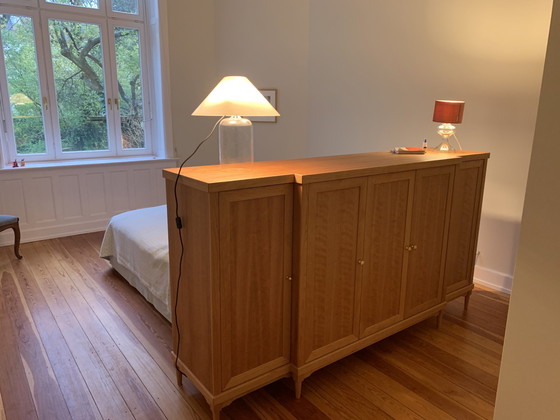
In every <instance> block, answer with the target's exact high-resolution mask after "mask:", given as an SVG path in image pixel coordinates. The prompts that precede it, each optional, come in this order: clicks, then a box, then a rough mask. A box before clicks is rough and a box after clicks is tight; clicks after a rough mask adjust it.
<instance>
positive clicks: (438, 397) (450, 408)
mask: <svg viewBox="0 0 560 420" xmlns="http://www.w3.org/2000/svg"><path fill="white" fill-rule="evenodd" d="M356 357H359V358H360V359H362V360H363V361H364V362H366V363H368V364H370V365H372V366H373V367H374V368H375V369H378V370H379V371H381V372H383V373H384V374H385V375H387V376H389V377H391V378H393V379H395V380H396V381H398V382H399V383H400V384H402V385H403V386H405V387H406V388H408V389H410V390H411V391H412V392H414V393H415V394H417V395H419V396H420V397H422V398H423V399H425V400H427V401H430V403H431V404H434V405H435V406H437V407H438V408H440V409H441V410H443V411H445V412H446V413H448V414H449V415H451V416H452V417H453V418H454V419H462V420H480V419H481V418H482V417H481V416H479V415H477V414H476V413H474V412H472V411H471V410H469V409H467V408H466V407H465V406H463V405H462V404H460V403H458V402H456V401H455V400H454V399H452V398H450V396H449V395H447V394H446V393H444V392H441V391H440V390H438V389H433V388H432V387H430V386H428V385H427V384H426V383H425V382H424V381H422V380H421V379H418V378H417V377H416V376H415V375H413V374H411V373H409V372H408V371H407V370H406V369H402V368H401V367H400V366H397V365H396V364H393V363H391V362H390V361H387V360H385V359H384V358H382V357H381V356H380V355H379V354H378V352H377V351H372V347H368V348H367V349H365V350H362V351H360V352H359V353H357V354H356Z"/></svg>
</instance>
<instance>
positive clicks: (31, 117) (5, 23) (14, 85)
mask: <svg viewBox="0 0 560 420" xmlns="http://www.w3.org/2000/svg"><path fill="white" fill-rule="evenodd" d="M0 27H1V30H2V47H3V49H4V58H5V62H6V76H7V80H8V94H9V95H10V108H11V113H12V119H13V126H14V135H15V140H16V150H17V153H18V154H31V153H45V152H46V147H45V136H44V134H43V133H44V131H43V109H42V102H41V91H40V88H39V82H38V81H39V72H38V69H37V55H36V53H35V41H34V35H33V22H32V21H31V18H30V17H26V16H16V15H9V14H2V15H0Z"/></svg>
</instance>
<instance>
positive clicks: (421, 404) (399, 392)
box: [339, 355, 453, 420]
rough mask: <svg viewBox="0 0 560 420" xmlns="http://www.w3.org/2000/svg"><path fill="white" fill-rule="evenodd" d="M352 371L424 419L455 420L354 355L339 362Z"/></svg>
mask: <svg viewBox="0 0 560 420" xmlns="http://www.w3.org/2000/svg"><path fill="white" fill-rule="evenodd" d="M339 363H340V364H342V365H343V366H346V367H347V368H348V369H350V370H351V371H352V372H353V374H354V375H358V376H362V377H363V378H364V379H365V380H367V381H369V382H371V383H373V384H375V385H376V386H378V387H379V388H381V389H382V390H383V391H384V392H386V393H387V394H388V395H390V396H391V397H392V398H394V399H395V400H397V401H400V402H401V403H402V404H403V405H404V406H406V407H408V408H409V409H410V410H412V411H413V412H415V413H417V414H418V415H419V416H420V417H422V418H424V419H439V420H453V417H452V416H450V415H449V414H447V413H446V412H445V411H443V410H441V409H439V408H438V407H437V406H435V405H434V404H432V403H431V402H429V401H427V400H426V399H424V398H421V397H420V396H419V395H418V394H416V393H414V392H413V391H411V390H410V389H409V388H407V387H406V386H404V385H403V384H401V383H400V382H398V381H396V380H394V379H393V378H392V377H390V376H387V375H386V374H384V373H383V372H381V371H379V370H377V369H375V368H374V367H373V366H371V365H368V364H367V363H365V362H364V361H363V360H361V358H359V357H357V356H355V355H352V356H350V357H347V358H345V359H343V360H341V361H340V362H339Z"/></svg>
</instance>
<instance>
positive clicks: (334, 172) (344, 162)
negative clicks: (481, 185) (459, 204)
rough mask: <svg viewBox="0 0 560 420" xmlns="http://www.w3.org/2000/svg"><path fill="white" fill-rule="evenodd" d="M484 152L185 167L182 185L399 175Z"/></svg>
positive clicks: (170, 172) (222, 187)
mask: <svg viewBox="0 0 560 420" xmlns="http://www.w3.org/2000/svg"><path fill="white" fill-rule="evenodd" d="M488 157H490V154H489V153H485V152H469V151H460V152H435V151H428V152H427V153H426V154H424V155H399V154H394V153H391V152H373V153H360V154H353V155H337V156H324V157H314V158H305V159H292V160H273V161H266V162H253V163H232V164H228V165H208V166H194V167H183V169H182V170H181V177H180V179H179V182H180V183H181V184H185V185H189V186H191V187H194V188H197V189H200V190H203V191H208V192H218V191H227V190H232V189H239V188H251V187H261V186H266V185H277V184H289V183H294V182H295V183H298V184H306V183H310V182H319V181H330V180H334V179H340V178H348V177H357V176H368V175H375V174H379V173H388V172H400V171H406V170H414V169H419V168H426V167H430V166H441V165H446V164H448V165H454V164H456V163H457V160H463V161H465V160H475V159H487V158H488ZM178 170H179V169H178V168H172V169H164V170H163V176H164V177H165V178H166V179H168V180H171V181H175V178H176V176H177V172H178Z"/></svg>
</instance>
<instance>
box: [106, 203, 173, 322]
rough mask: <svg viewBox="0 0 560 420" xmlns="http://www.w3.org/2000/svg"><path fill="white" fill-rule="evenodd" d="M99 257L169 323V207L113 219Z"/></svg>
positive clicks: (135, 211)
mask: <svg viewBox="0 0 560 420" xmlns="http://www.w3.org/2000/svg"><path fill="white" fill-rule="evenodd" d="M99 256H100V257H102V258H106V259H108V260H109V261H111V264H112V265H113V267H114V268H115V269H116V270H117V271H118V272H119V273H121V274H122V276H123V277H124V278H126V279H127V281H128V282H129V283H130V284H131V285H132V286H133V287H135V288H136V289H137V290H138V291H139V292H140V293H141V294H142V295H143V296H144V297H145V298H146V300H147V301H148V302H150V303H152V304H153V305H154V307H155V308H156V309H157V310H158V311H159V312H160V313H161V314H162V315H163V316H164V317H166V318H167V319H168V320H169V319H170V317H171V315H170V310H169V245H168V241H167V206H165V205H163V206H158V207H149V208H144V209H138V210H131V211H127V212H125V213H121V214H118V215H116V216H113V217H112V218H111V220H110V221H109V224H108V225H107V229H106V230H105V235H104V237H103V242H102V243H101V248H100V251H99ZM123 268H124V270H123Z"/></svg>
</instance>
